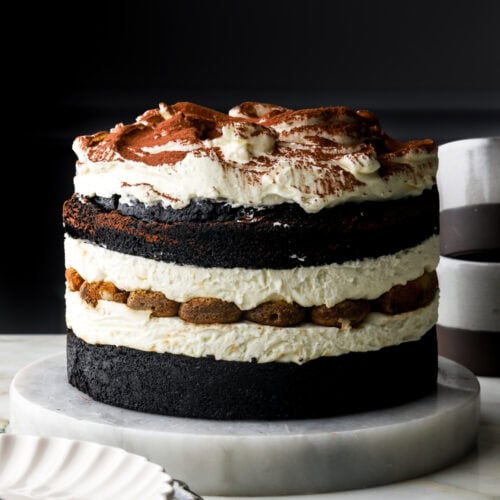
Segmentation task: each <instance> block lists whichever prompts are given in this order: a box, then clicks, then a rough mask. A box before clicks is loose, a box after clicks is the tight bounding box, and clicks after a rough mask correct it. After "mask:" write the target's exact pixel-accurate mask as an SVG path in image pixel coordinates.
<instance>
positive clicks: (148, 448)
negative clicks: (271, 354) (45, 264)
mask: <svg viewBox="0 0 500 500" xmlns="http://www.w3.org/2000/svg"><path fill="white" fill-rule="evenodd" d="M10 398H11V431H12V432H18V433H23V434H34V435H49V436H61V437H67V438H72V439H83V440H90V441H97V442H99V443H102V444H107V445H112V446H118V447H121V448H124V449H125V450H127V451H129V452H132V453H137V454H140V455H143V456H145V457H146V458H147V459H148V460H150V461H152V462H156V463H158V464H160V465H162V466H163V467H164V468H165V470H166V471H167V473H168V474H170V475H171V476H173V477H176V478H180V479H182V480H183V481H186V482H187V483H188V484H189V485H190V487H191V488H193V490H194V491H196V492H197V493H199V494H201V495H214V496H215V495H216V496H259V495H291V494H305V493H321V492H332V491H339V490H346V489H354V488H364V487H368V486H375V485H380V484H386V483H390V482H395V481H400V480H403V479H408V478H412V477H416V476H419V475H422V474H425V473H428V472H431V471H434V470H436V469H439V468H442V467H445V466H446V465H449V464H450V463H452V462H454V461H456V460H457V459H459V458H460V457H461V456H463V455H464V454H465V453H467V451H468V450H469V449H470V448H471V447H472V446H473V445H474V443H475V440H476V433H477V426H478V419H479V384H478V382H477V379H476V378H475V376H474V375H473V374H472V372H470V371H469V370H467V369H466V368H464V367H462V366H461V365H459V364H457V363H454V362H453V361H450V360H447V359H445V358H440V361H439V384H438V389H437V391H436V392H435V393H433V394H431V395H429V396H426V397H425V398H422V399H420V400H417V401H414V402H412V403H409V404H405V405H402V406H399V407H396V408H390V409H385V410H379V411H373V412H368V413H359V414H354V415H349V416H341V417H335V418H325V419H315V420H289V421H277V422H251V421H244V422H234V421H231V422H221V421H212V420H196V419H185V418H173V417H164V416H160V415H150V414H144V413H139V412H135V411H130V410H124V409H120V408H115V407H112V406H108V405H105V404H102V403H98V402H95V401H93V400H92V399H91V398H90V397H88V396H87V395H85V394H83V393H81V392H79V391H78V390H76V389H75V388H73V387H72V386H70V385H69V384H68V383H67V381H66V361H65V355H64V354H58V355H56V356H51V357H49V358H45V359H43V360H40V361H37V362H35V363H33V364H31V365H29V366H27V367H26V368H23V369H22V370H21V371H19V372H18V373H17V375H16V377H15V378H14V380H13V381H12V385H11V392H10Z"/></svg>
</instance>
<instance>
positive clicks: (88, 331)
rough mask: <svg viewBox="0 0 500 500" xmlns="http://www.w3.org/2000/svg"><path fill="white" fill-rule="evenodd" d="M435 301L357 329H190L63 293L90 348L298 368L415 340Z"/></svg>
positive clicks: (431, 319) (432, 318) (373, 317)
mask: <svg viewBox="0 0 500 500" xmlns="http://www.w3.org/2000/svg"><path fill="white" fill-rule="evenodd" d="M437 306H438V298H437V296H436V298H435V299H434V301H433V302H432V303H431V304H429V305H428V306H426V307H423V308H420V309H417V310H415V311H409V312H406V313H403V314H398V315H395V316H388V315H384V314H380V313H370V314H369V315H368V316H367V318H366V319H365V320H364V322H363V324H362V325H361V326H360V327H358V328H353V329H351V328H346V329H342V330H340V329H338V328H335V327H326V326H319V325H312V324H305V325H300V326H297V327H292V328H278V327H273V326H265V325H259V324H256V323H250V322H242V323H235V324H231V325H220V324H217V325H194V324H192V323H187V322H184V321H183V320H182V319H180V318H178V317H173V318H155V317H150V312H149V311H136V310H133V309H130V308H129V307H127V306H126V305H124V304H119V303H117V302H111V301H105V300H100V301H99V302H98V304H97V306H96V307H95V308H93V307H91V306H90V305H88V304H87V303H86V302H85V301H83V300H82V299H81V297H80V294H79V293H78V292H70V291H67V292H66V322H67V325H68V327H69V328H71V329H72V330H73V332H74V333H75V335H77V336H78V337H79V338H81V339H82V340H84V341H85V342H87V343H89V344H107V345H115V346H125V347H130V348H133V349H138V350H141V351H151V352H158V353H165V352H168V353H171V354H182V355H185V356H191V357H197V358H200V357H204V356H214V357H215V359H218V360H226V361H246V362H249V361H252V360H256V361H257V362H259V363H268V362H272V361H276V362H291V363H297V364H302V363H305V362H307V361H310V360H313V359H316V358H319V357H322V356H339V355H342V354H346V353H349V352H365V351H377V350H379V349H381V348H383V347H387V346H391V345H398V344H401V343H403V342H409V341H413V340H418V339H419V338H420V337H422V336H423V335H424V334H425V333H426V332H427V331H428V330H429V329H430V328H432V326H433V325H434V324H435V323H436V321H437Z"/></svg>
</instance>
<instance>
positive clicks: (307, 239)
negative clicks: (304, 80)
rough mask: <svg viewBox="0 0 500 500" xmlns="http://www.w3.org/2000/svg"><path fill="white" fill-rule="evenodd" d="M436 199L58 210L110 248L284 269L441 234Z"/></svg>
mask: <svg viewBox="0 0 500 500" xmlns="http://www.w3.org/2000/svg"><path fill="white" fill-rule="evenodd" d="M438 204H439V201H438V194H437V191H436V190H435V189H433V190H428V191H424V193H423V194H422V195H420V196H415V197H408V198H403V199H400V200H392V201H386V202H384V203H377V202H365V203H349V204H346V205H343V206H340V207H334V208H331V209H324V210H322V211H321V212H319V213H318V214H308V213H306V212H304V211H303V210H302V209H301V208H300V207H299V206H297V205H294V204H283V205H277V206H274V207H268V208H265V209H262V210H261V209H257V208H254V209H241V208H239V209H236V208H231V207H229V206H228V205H227V204H221V203H214V202H209V201H203V202H193V203H191V204H190V205H189V206H188V207H187V208H185V209H180V210H173V209H165V208H159V207H158V206H156V207H151V208H146V207H145V206H144V205H143V204H140V203H138V204H136V205H123V204H120V203H119V201H118V199H117V198H112V199H102V198H99V199H95V200H93V199H86V198H83V199H80V198H79V197H78V196H76V195H74V196H73V197H72V198H71V199H70V200H68V201H67V202H66V203H65V205H64V211H63V218H64V224H65V228H66V231H67V233H68V234H70V235H71V236H73V237H76V238H80V239H85V240H88V241H91V242H94V243H96V244H98V245H101V246H105V247H106V248H108V249H110V250H116V251H118V252H121V253H125V254H130V255H139V256H142V257H147V258H153V259H156V260H162V261H165V262H173V263H177V264H191V265H197V266H203V267H225V268H231V267H245V268H253V269H258V268H272V269H288V268H293V267H297V266H299V265H301V266H316V265H324V264H331V263H342V262H345V261H348V260H355V259H364V258H370V257H371V258H374V257H379V256H381V255H387V254H391V253H395V252H397V251H399V250H401V249H404V248H409V247H412V246H415V245H417V244H419V243H421V242H422V241H423V240H425V239H426V238H428V237H430V236H431V235H433V234H437V232H438V228H439V217H438V213H439V212H438Z"/></svg>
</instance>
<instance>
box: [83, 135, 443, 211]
mask: <svg viewBox="0 0 500 500" xmlns="http://www.w3.org/2000/svg"><path fill="white" fill-rule="evenodd" d="M248 148H250V146H248ZM248 148H247V147H246V146H245V148H244V151H245V152H248V150H249V149H248ZM74 149H75V152H76V153H77V155H78V158H79V161H78V163H77V165H76V176H75V178H74V185H75V193H79V194H81V195H84V196H96V195H97V196H103V197H111V196H113V195H120V196H121V197H122V200H121V201H122V202H125V203H126V202H127V201H129V200H135V199H136V200H139V201H141V202H143V203H145V204H146V205H152V204H156V203H161V204H162V205H163V206H171V207H173V208H182V207H185V206H187V205H188V204H189V202H190V201H191V200H192V199H196V198H208V199H211V200H220V201H225V202H227V203H230V204H231V205H233V206H242V205H252V206H261V205H276V204H280V203H297V204H299V205H300V206H301V207H302V208H303V209H304V210H305V211H306V212H309V213H315V212H318V211H319V210H321V209H323V208H327V207H333V206H335V205H339V204H342V203H346V202H349V201H352V202H362V201H368V200H390V199H399V198H404V197H407V196H416V195H419V194H421V193H422V191H424V190H425V189H430V188H431V187H432V186H433V185H434V184H435V175H436V170H437V156H436V155H435V154H430V153H426V152H424V151H415V152H411V153H409V154H407V155H405V156H401V157H398V158H397V159H394V161H398V162H400V163H407V164H409V165H411V166H412V167H413V168H408V169H405V170H404V171H402V172H398V173H397V175H392V176H390V177H381V176H380V175H379V174H378V168H379V167H380V164H379V162H378V160H377V158H376V155H375V153H373V155H372V156H370V155H367V154H366V153H365V152H358V151H355V150H354V151H352V152H350V153H348V154H345V155H339V157H338V158H337V159H336V160H334V161H332V162H331V163H329V164H321V165H313V164H310V162H309V163H308V162H305V161H304V160H303V159H302V160H301V159H300V158H299V159H297V160H296V159H294V158H293V157H292V158H290V157H287V156H283V157H282V158H278V159H274V160H273V164H272V166H270V167H269V166H259V165H255V166H252V167H251V168H249V167H248V166H247V165H246V163H244V162H243V163H239V162H236V163H234V165H233V167H232V168H227V166H225V165H224V164H222V163H221V162H220V161H219V159H218V157H217V156H216V155H215V154H210V153H207V152H204V151H202V150H200V151H190V152H189V153H188V154H187V155H186V157H185V158H184V159H182V160H181V161H179V162H178V163H176V164H175V165H158V166H150V165H146V164H144V163H142V162H138V161H132V160H127V159H124V158H121V157H119V158H117V159H111V160H110V161H99V162H92V161H89V160H88V159H87V158H86V156H85V151H83V150H82V149H81V146H80V143H79V141H78V140H77V141H75V143H74ZM177 149H178V150H182V145H179V146H178V147H177ZM250 149H251V148H250ZM354 149H355V148H354ZM238 151H239V150H238ZM237 154H240V153H238V152H232V153H231V155H233V156H235V155H237ZM231 157H232V156H231ZM352 173H356V175H355V177H356V179H357V181H359V182H360V183H359V184H357V185H351V183H352V181H351V180H350V179H349V176H350V175H351V174H352ZM256 179H257V180H256ZM332 179H335V183H336V185H337V188H336V189H331V188H330V187H328V186H330V184H331V183H332Z"/></svg>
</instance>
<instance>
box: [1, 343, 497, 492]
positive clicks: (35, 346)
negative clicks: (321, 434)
mask: <svg viewBox="0 0 500 500" xmlns="http://www.w3.org/2000/svg"><path fill="white" fill-rule="evenodd" d="M62 350H64V336H56V335H28V336H26V335H0V421H1V420H3V421H6V420H7V419H8V416H9V415H8V404H7V403H8V387H9V384H10V382H11V380H12V378H13V376H14V374H15V373H16V372H17V371H18V370H19V369H20V368H22V367H24V366H25V365H27V364H28V363H30V362H32V361H35V360H38V359H40V358H42V357H44V356H46V355H50V354H53V353H57V352H60V351H62ZM479 381H480V384H481V392H482V393H481V400H482V403H481V417H480V420H481V423H480V430H479V437H478V442H477V446H476V448H475V449H474V450H473V451H472V452H471V453H469V454H468V455H467V456H466V457H465V458H463V459H462V460H460V461H459V462H458V463H456V464H454V465H453V466H451V467H448V468H446V469H443V470H441V471H438V472H435V473H432V474H429V475H426V476H422V477H420V478H418V479H414V480H410V481H403V482H398V483H394V484H391V485H387V486H381V487H377V488H368V489H363V490H354V491H347V492H340V493H326V494H321V495H314V496H310V495H309V496H306V495H300V496H298V495H297V496H293V497H280V498H281V499H282V500H283V499H285V498H290V499H292V498H293V499H294V500H300V499H305V498H314V499H318V500H319V499H332V500H333V499H335V500H337V499H359V498H367V499H372V498H387V499H396V498H398V499H399V498H405V499H406V498H409V499H413V498H415V499H417V498H431V499H434V498H435V499H442V498H443V499H444V498H447V499H452V498H453V499H455V498H456V499H480V498H482V499H491V498H498V499H500V379H491V378H485V377H479ZM181 479H182V478H181ZM206 498H212V499H213V500H215V499H216V498H222V497H206ZM226 498H227V497H226ZM240 498H242V497H240ZM261 498H266V497H261ZM267 498H268V497H267Z"/></svg>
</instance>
